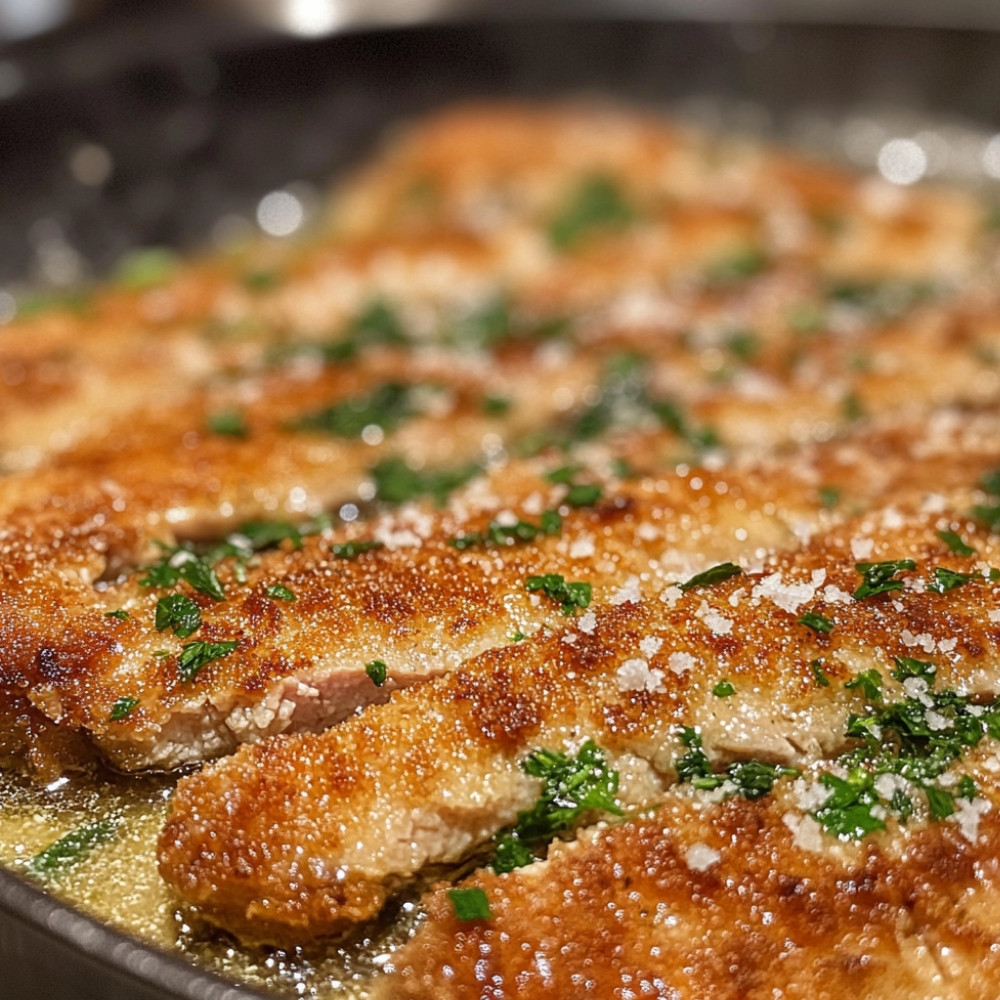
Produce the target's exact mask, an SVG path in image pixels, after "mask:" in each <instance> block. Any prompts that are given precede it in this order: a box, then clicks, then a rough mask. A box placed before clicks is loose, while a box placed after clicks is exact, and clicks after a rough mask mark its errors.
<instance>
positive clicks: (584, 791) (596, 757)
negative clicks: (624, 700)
mask: <svg viewBox="0 0 1000 1000" xmlns="http://www.w3.org/2000/svg"><path fill="white" fill-rule="evenodd" d="M521 769H522V770H523V771H524V773H525V774H528V775H531V777H533V778H540V779H541V780H542V789H541V792H540V794H539V797H538V801H537V802H536V803H535V805H534V806H533V807H532V808H531V809H527V810H524V811H522V812H519V813H518V815H517V823H516V824H515V826H513V827H512V828H511V829H508V830H503V831H501V832H500V833H499V834H497V836H496V838H495V843H496V848H497V851H496V855H495V856H494V858H493V861H492V867H493V870H494V871H496V872H498V873H502V872H507V871H513V869H514V868H519V867H521V866H522V865H525V864H528V863H530V862H531V861H532V860H534V849H535V848H536V847H539V846H542V845H544V844H547V843H548V842H549V841H550V840H552V839H553V837H555V836H556V835H557V834H559V833H561V832H562V831H564V830H568V829H570V828H571V827H572V826H574V825H575V824H576V822H577V821H578V820H579V819H580V818H581V817H582V816H584V815H585V814H586V813H589V812H594V811H601V812H607V813H611V814H612V815H615V816H621V815H622V810H621V809H620V808H619V806H618V805H617V804H616V802H615V795H616V793H617V791H618V772H617V771H615V770H614V769H612V768H611V767H610V766H609V765H608V761H607V757H606V756H605V753H604V751H603V750H601V749H600V747H598V746H597V745H596V744H595V743H594V742H593V741H592V740H587V742H586V743H584V744H583V746H582V747H580V751H579V753H577V755H576V756H575V757H570V756H568V755H567V754H564V753H560V752H559V751H557V750H537V751H536V752H535V753H533V754H531V756H530V757H528V758H527V760H525V761H523V762H522V763H521Z"/></svg>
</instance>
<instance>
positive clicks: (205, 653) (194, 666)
mask: <svg viewBox="0 0 1000 1000" xmlns="http://www.w3.org/2000/svg"><path fill="white" fill-rule="evenodd" d="M238 645H239V641H238V640H237V639H225V640H223V641H222V642H204V641H201V640H198V641H196V642H186V643H184V645H183V646H181V655H180V656H179V657H178V660H177V670H178V672H179V673H180V675H181V680H182V681H190V680H194V678H195V675H196V674H197V673H198V671H199V670H201V668H202V667H204V666H207V665H208V664H209V663H211V662H212V661H213V660H218V659H220V658H221V657H223V656H228V655H229V654H230V653H231V652H232V651H233V650H234V649H236V647H237V646H238Z"/></svg>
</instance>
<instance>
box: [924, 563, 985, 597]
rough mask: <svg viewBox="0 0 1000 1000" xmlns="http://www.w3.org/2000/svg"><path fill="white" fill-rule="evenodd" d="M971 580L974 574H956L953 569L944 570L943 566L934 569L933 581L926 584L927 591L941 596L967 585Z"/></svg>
mask: <svg viewBox="0 0 1000 1000" xmlns="http://www.w3.org/2000/svg"><path fill="white" fill-rule="evenodd" d="M973 578H974V574H972V573H957V572H956V571H955V570H953V569H946V568H945V567H944V566H936V567H935V568H934V579H933V580H931V582H930V583H929V584H927V589H928V590H933V591H936V592H937V593H939V594H943V593H945V591H948V590H954V589H955V588H956V587H961V586H962V584H964V583H968V582H969V581H970V580H972V579H973Z"/></svg>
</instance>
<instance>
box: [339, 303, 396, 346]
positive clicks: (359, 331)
mask: <svg viewBox="0 0 1000 1000" xmlns="http://www.w3.org/2000/svg"><path fill="white" fill-rule="evenodd" d="M347 333H348V336H349V337H350V338H352V339H353V340H355V341H358V342H360V343H361V344H389V345H404V344H407V343H409V337H408V336H407V334H406V328H405V327H404V326H403V323H402V321H401V320H400V318H399V315H398V313H397V312H396V311H395V310H394V309H393V308H392V307H391V306H390V305H389V304H388V303H387V302H385V301H384V300H382V299H376V300H375V301H374V302H372V303H371V304H370V305H369V306H368V307H367V308H365V309H363V310H362V311H361V312H360V313H358V315H357V316H355V318H354V319H353V320H352V321H351V323H350V325H349V326H348V328H347Z"/></svg>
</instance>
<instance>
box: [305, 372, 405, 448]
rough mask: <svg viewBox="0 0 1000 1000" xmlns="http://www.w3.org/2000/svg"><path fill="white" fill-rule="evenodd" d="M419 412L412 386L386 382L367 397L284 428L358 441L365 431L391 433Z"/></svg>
mask: <svg viewBox="0 0 1000 1000" xmlns="http://www.w3.org/2000/svg"><path fill="white" fill-rule="evenodd" d="M418 412H419V410H418V408H417V406H416V402H415V397H414V386H412V385H408V384H406V383H403V382H385V383H383V384H382V385H378V386H376V387H375V388H374V389H372V390H371V392H369V393H367V394H366V395H363V396H355V397H352V398H350V399H345V400H341V401H338V402H336V403H331V404H330V405H329V406H325V407H322V408H320V409H318V410H312V411H310V412H308V413H304V414H302V416H300V417H296V418H295V419H294V420H292V421H290V422H289V423H288V425H287V426H288V429H289V430H293V431H311V432H316V433H323V434H333V435H336V436H337V437H347V438H358V437H361V434H362V432H363V431H364V429H365V428H366V427H378V428H380V429H381V430H383V431H385V432H387V433H389V432H391V431H394V430H395V429H396V428H397V427H398V426H399V425H400V424H401V423H402V422H403V421H404V420H407V419H409V418H410V417H413V416H416V415H417V413H418Z"/></svg>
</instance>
